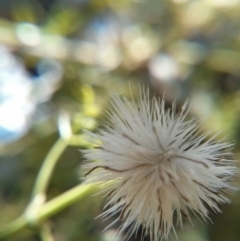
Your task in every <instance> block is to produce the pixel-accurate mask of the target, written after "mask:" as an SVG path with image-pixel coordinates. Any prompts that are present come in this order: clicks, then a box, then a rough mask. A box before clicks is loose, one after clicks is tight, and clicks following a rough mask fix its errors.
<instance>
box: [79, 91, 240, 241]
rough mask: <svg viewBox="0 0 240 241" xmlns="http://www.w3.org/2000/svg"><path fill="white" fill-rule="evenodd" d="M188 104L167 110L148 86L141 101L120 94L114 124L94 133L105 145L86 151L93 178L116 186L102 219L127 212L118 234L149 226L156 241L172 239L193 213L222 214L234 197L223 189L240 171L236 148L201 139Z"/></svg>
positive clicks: (146, 231) (146, 230)
mask: <svg viewBox="0 0 240 241" xmlns="http://www.w3.org/2000/svg"><path fill="white" fill-rule="evenodd" d="M186 106H187V105H186V104H185V105H184V106H183V107H182V110H181V111H180V112H179V113H175V111H176V110H175V109H176V108H175V104H173V105H172V108H171V110H166V108H165V104H164V100H158V99H157V98H155V97H154V98H153V99H152V100H151V99H150V97H149V91H147V92H146V93H145V92H144V91H143V90H141V91H139V98H138V103H135V102H134V101H132V102H131V101H128V100H126V99H124V100H122V99H120V98H118V97H115V98H114V100H113V102H112V108H111V111H110V112H109V117H110V122H109V123H107V124H106V125H105V128H104V129H102V130H100V131H99V132H98V134H95V133H89V132H88V133H87V134H88V136H89V137H90V140H91V141H92V142H93V143H94V144H96V145H97V148H95V149H90V150H86V151H84V152H83V153H84V157H85V159H86V164H85V165H84V168H86V169H87V171H86V174H85V176H86V180H85V182H104V183H108V186H107V187H106V191H107V203H106V206H105V211H104V212H103V213H102V215H101V216H103V217H105V216H106V217H110V216H113V215H115V214H118V213H119V218H118V220H121V221H123V222H122V226H121V227H120V228H119V229H118V232H120V233H122V232H123V231H125V230H128V231H127V237H130V236H131V235H132V234H133V233H135V232H137V230H138V229H139V227H140V226H141V225H142V227H143V230H144V231H143V235H149V236H150V238H151V240H162V239H167V238H168V235H169V233H170V231H171V230H172V229H173V230H174V225H177V224H180V225H181V224H182V218H183V217H185V218H189V211H191V212H192V213H194V214H196V215H197V216H200V217H201V218H203V219H204V220H205V219H207V218H208V210H207V207H208V208H211V209H212V210H214V211H216V212H219V211H220V209H219V207H218V204H219V203H226V202H228V199H227V198H226V197H225V196H224V194H223V192H224V191H226V190H229V189H231V188H232V187H231V185H230V183H229V181H230V179H231V178H232V177H233V175H234V173H235V171H236V168H235V167H234V165H233V162H232V161H231V160H230V156H231V151H230V146H231V145H230V144H228V143H225V142H216V141H215V142H214V141H213V138H210V140H208V141H206V138H207V137H208V136H209V133H208V134H205V135H200V136H199V132H198V130H199V129H198V125H197V123H196V121H193V120H192V121H191V120H190V121H185V118H186V115H187V113H188V110H189V109H188V108H187V107H186ZM173 216H174V217H175V219H176V221H175V222H173Z"/></svg>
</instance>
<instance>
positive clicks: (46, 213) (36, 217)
mask: <svg viewBox="0 0 240 241" xmlns="http://www.w3.org/2000/svg"><path fill="white" fill-rule="evenodd" d="M99 188H101V185H99V184H98V183H92V184H84V185H82V184H81V185H78V186H76V187H74V188H72V189H70V190H69V191H67V192H65V193H63V194H61V195H60V196H58V197H56V198H54V199H52V200H51V201H49V202H47V203H45V204H43V205H42V206H39V207H38V208H37V210H35V212H32V213H29V212H26V213H25V215H22V216H20V217H19V218H17V219H16V220H14V221H13V222H11V223H9V224H8V225H6V226H5V227H3V228H1V229H0V239H1V238H4V237H7V236H9V235H12V234H15V233H17V232H19V231H20V230H22V229H24V228H26V227H32V226H36V225H37V224H41V223H42V222H43V221H45V220H47V219H48V218H50V217H52V216H53V215H55V214H56V213H58V212H60V211H62V210H63V209H65V208H67V207H69V206H71V205H72V204H73V203H75V202H77V201H80V200H83V199H84V198H86V197H89V196H90V195H92V194H93V193H95V192H96V191H97V190H99ZM31 215H32V216H31Z"/></svg>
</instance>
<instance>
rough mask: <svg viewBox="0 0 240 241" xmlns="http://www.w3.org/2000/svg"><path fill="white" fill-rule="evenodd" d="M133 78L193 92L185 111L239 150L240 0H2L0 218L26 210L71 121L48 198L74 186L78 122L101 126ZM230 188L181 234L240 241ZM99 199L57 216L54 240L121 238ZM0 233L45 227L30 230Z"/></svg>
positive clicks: (238, 204) (175, 94)
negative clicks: (71, 139) (72, 137)
mask: <svg viewBox="0 0 240 241" xmlns="http://www.w3.org/2000/svg"><path fill="white" fill-rule="evenodd" d="M129 83H130V85H131V86H135V85H136V86H137V85H141V86H149V88H150V89H151V91H152V93H155V94H156V95H159V96H162V95H163V94H164V93H165V99H166V101H167V102H168V103H171V102H172V101H174V100H175V99H177V101H178V103H179V105H181V104H182V103H183V102H184V101H185V100H186V99H187V100H188V101H189V102H190V104H191V105H192V109H191V112H190V114H189V115H190V116H191V117H194V118H197V119H198V118H201V119H202V123H203V129H204V130H205V131H208V130H211V131H213V133H216V132H218V131H220V130H221V134H220V135H219V138H220V137H223V136H226V138H227V140H228V141H230V142H233V143H235V146H234V153H235V158H236V159H239V156H240V1H239V0H169V1H166V0H131V1H130V0H102V1H99V0H21V1H18V0H8V1H6V0H0V226H2V225H3V224H6V223H8V222H10V221H12V220H14V219H15V218H16V217H18V216H19V215H20V214H21V213H22V212H23V211H24V209H25V208H26V205H27V204H28V202H29V199H30V197H31V191H32V188H33V184H34V180H35V179H36V177H37V173H38V171H39V169H40V167H41V164H42V162H43V160H44V157H45V156H46V155H47V153H48V151H49V150H50V148H51V147H52V146H53V144H54V143H55V141H56V140H57V139H58V138H59V128H60V129H61V125H63V124H62V123H65V122H66V121H69V123H70V124H71V128H72V130H73V131H74V133H75V134H77V135H78V137H79V139H78V140H76V143H75V144H74V143H73V145H72V146H71V147H68V148H67V150H66V151H65V152H64V153H63V155H62V156H61V159H60V161H59V163H58V165H57V167H56V169H55V170H54V174H53V176H52V179H51V183H50V186H49V188H48V199H51V198H53V197H56V196H57V195H59V194H61V193H63V192H65V191H67V190H69V189H70V188H72V187H74V186H76V185H77V184H79V182H80V177H81V171H80V166H81V163H82V157H81V153H80V152H79V149H84V148H87V146H86V145H85V144H84V141H82V142H81V136H82V133H83V130H84V129H90V130H93V131H95V130H97V128H98V127H99V126H100V125H101V121H104V120H106V118H107V117H106V115H105V112H104V110H105V109H106V108H107V106H108V104H109V100H110V99H111V96H112V95H113V94H118V95H122V96H126V97H129V96H130V91H129ZM203 117H205V118H203ZM64 121H65V122H64ZM235 183H236V185H238V183H239V178H238V177H236V180H235ZM229 197H230V199H231V200H232V203H233V204H232V205H226V206H223V207H222V209H223V213H221V214H211V215H210V217H211V219H212V221H213V223H214V224H212V223H211V222H210V221H209V222H208V223H206V224H204V223H202V222H200V221H199V220H197V219H196V218H194V217H193V219H192V221H193V225H191V224H190V223H189V222H186V224H185V225H184V227H183V229H181V228H179V229H177V234H178V238H179V240H181V241H226V240H228V241H238V240H240V229H239V224H240V199H239V198H240V196H239V194H235V195H229ZM102 206H103V199H101V198H98V197H92V196H90V197H89V198H87V199H86V200H85V201H81V202H77V203H76V204H74V205H73V206H71V207H70V208H68V209H66V210H64V211H62V212H60V213H58V214H57V215H55V216H54V217H53V218H51V219H50V220H49V225H50V227H51V230H52V234H53V237H54V240H56V241H81V240H89V241H100V240H101V241H107V240H108V241H110V240H115V241H116V240H119V241H121V240H123V239H122V237H116V238H115V239H114V238H113V237H112V233H113V232H114V228H117V226H114V227H113V229H110V230H108V231H104V232H102V230H103V229H104V227H105V226H106V224H107V222H103V221H101V220H98V219H97V220H96V219H94V218H95V217H96V216H97V215H98V214H99V213H100V212H101V209H102ZM140 234H141V233H140ZM140 236H141V235H140ZM140 236H139V237H138V236H137V237H133V238H132V239H131V240H140ZM4 240H12V241H15V240H16V241H23V240H24V241H36V240H40V237H39V236H38V234H37V233H36V232H34V230H32V231H31V230H24V231H23V232H20V233H18V234H16V235H15V236H11V237H9V238H6V239H4ZM146 240H148V239H146ZM170 240H171V241H175V240H176V237H175V236H174V234H173V235H172V236H171V237H170Z"/></svg>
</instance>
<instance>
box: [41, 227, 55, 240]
mask: <svg viewBox="0 0 240 241" xmlns="http://www.w3.org/2000/svg"><path fill="white" fill-rule="evenodd" d="M40 237H41V240H42V241H54V238H53V236H52V233H51V229H50V227H49V225H48V223H44V224H43V225H42V226H41V229H40Z"/></svg>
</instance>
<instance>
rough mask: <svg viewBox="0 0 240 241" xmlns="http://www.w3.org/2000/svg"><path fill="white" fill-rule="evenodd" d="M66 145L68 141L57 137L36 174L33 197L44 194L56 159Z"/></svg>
mask: <svg viewBox="0 0 240 241" xmlns="http://www.w3.org/2000/svg"><path fill="white" fill-rule="evenodd" d="M67 145H68V142H67V141H66V140H64V139H61V138H59V139H58V140H57V142H56V143H55V144H54V145H53V147H52V149H51V150H50V151H49V153H48V155H47V156H46V158H45V160H44V162H43V165H42V167H41V169H40V171H39V174H38V176H37V180H36V182H35V186H34V188H33V194H32V197H33V198H34V197H36V196H37V195H38V194H45V192H46V189H47V187H48V184H49V181H50V178H51V176H52V173H53V170H54V167H55V165H56V164H57V161H58V159H59V157H60V156H61V154H62V153H63V151H64V150H65V149H66V147H67Z"/></svg>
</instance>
